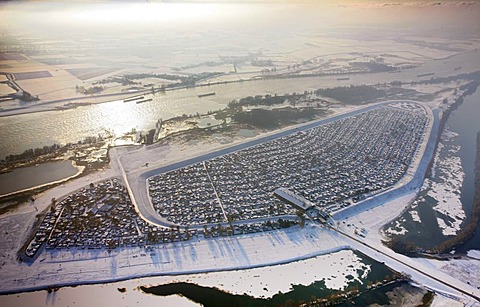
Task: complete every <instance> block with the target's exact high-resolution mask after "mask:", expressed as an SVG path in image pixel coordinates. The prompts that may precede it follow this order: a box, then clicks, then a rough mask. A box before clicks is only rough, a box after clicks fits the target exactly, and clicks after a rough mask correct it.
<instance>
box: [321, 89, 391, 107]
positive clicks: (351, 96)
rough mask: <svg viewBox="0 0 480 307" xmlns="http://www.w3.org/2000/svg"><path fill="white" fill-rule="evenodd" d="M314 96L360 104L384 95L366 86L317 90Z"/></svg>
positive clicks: (381, 91) (382, 92)
mask: <svg viewBox="0 0 480 307" xmlns="http://www.w3.org/2000/svg"><path fill="white" fill-rule="evenodd" d="M315 94H317V95H320V96H326V97H330V98H333V99H335V100H339V101H342V102H344V103H347V104H362V103H363V102H365V101H371V100H374V99H378V98H382V97H385V95H386V93H385V91H383V90H377V89H376V88H374V87H373V86H368V85H358V86H353V85H350V86H344V87H335V88H327V89H318V90H316V91H315Z"/></svg>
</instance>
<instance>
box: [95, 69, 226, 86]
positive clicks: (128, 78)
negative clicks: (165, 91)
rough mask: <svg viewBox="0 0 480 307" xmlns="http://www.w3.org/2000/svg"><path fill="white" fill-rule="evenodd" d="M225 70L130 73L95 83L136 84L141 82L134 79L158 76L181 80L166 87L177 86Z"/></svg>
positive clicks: (188, 83)
mask: <svg viewBox="0 0 480 307" xmlns="http://www.w3.org/2000/svg"><path fill="white" fill-rule="evenodd" d="M223 74H224V73H223V72H203V73H199V74H193V75H189V76H184V75H172V74H148V73H142V74H128V75H124V76H122V77H110V78H107V79H104V80H100V81H97V82H95V83H94V84H105V83H112V82H116V83H120V84H122V85H134V84H139V82H135V81H134V80H140V79H146V78H158V79H165V80H169V81H180V84H178V83H177V84H168V85H166V86H165V87H166V88H168V87H175V86H179V85H180V86H182V85H183V86H187V87H188V86H193V85H195V84H196V83H197V82H198V81H201V80H203V79H207V78H212V77H216V76H220V75H223Z"/></svg>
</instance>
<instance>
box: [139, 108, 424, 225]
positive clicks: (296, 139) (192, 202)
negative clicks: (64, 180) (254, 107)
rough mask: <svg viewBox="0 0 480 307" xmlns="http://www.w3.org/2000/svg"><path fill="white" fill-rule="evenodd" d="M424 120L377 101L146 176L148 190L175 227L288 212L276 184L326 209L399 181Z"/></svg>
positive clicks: (421, 113) (292, 210)
mask: <svg viewBox="0 0 480 307" xmlns="http://www.w3.org/2000/svg"><path fill="white" fill-rule="evenodd" d="M426 124H427V116H426V113H425V111H424V110H423V109H422V108H421V107H417V106H416V105H412V106H409V108H406V107H402V108H398V107H391V106H382V107H378V108H376V109H373V110H370V111H367V112H364V113H360V114H357V115H354V116H351V117H347V118H344V119H341V120H337V121H334V122H330V123H328V124H324V125H321V126H317V127H315V128H311V129H309V130H304V131H298V132H296V133H292V134H290V135H287V136H284V137H281V138H278V139H275V140H272V141H269V142H265V143H262V144H259V145H256V146H252V147H248V148H246V149H243V150H240V151H236V152H234V153H230V154H226V155H223V156H218V157H216V158H213V159H211V160H208V161H203V162H200V163H197V164H193V165H189V166H187V167H183V168H180V169H176V170H173V171H170V172H167V173H163V174H159V175H157V176H154V177H151V178H149V179H148V189H149V194H150V197H151V200H152V203H153V205H154V207H155V209H156V210H157V211H158V212H159V213H160V214H161V215H162V216H164V217H165V218H167V219H168V220H169V221H171V222H174V223H175V224H180V225H201V224H208V223H220V222H231V221H238V220H256V219H261V218H267V217H274V216H278V217H282V216H292V215H295V213H296V211H297V209H296V208H295V207H294V206H292V205H290V204H289V203H288V202H285V201H282V200H281V199H279V198H277V197H275V196H274V195H273V192H274V191H275V190H276V189H278V188H281V187H283V188H287V189H289V190H291V191H292V192H293V193H295V194H296V195H298V196H300V197H303V198H305V199H306V200H308V201H310V202H312V203H314V204H315V205H316V206H318V207H319V208H321V209H322V211H323V212H326V213H330V212H334V211H336V210H339V209H341V208H342V207H345V206H349V205H351V204H353V203H356V202H358V201H359V200H361V199H363V198H365V197H368V196H369V195H372V194H375V193H378V192H380V191H383V190H385V189H387V188H389V187H392V186H393V185H394V184H395V183H396V182H397V181H398V180H399V179H401V178H402V177H403V176H404V175H405V172H406V171H407V169H408V167H409V165H410V163H411V162H412V159H413V158H414V157H415V154H416V151H417V148H418V146H419V144H420V142H421V140H422V138H423V135H424V132H425V127H426Z"/></svg>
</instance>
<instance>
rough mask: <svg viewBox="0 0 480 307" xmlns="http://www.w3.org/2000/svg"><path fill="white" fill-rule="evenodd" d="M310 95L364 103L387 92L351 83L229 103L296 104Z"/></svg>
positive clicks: (250, 97) (251, 104) (231, 105)
mask: <svg viewBox="0 0 480 307" xmlns="http://www.w3.org/2000/svg"><path fill="white" fill-rule="evenodd" d="M309 95H317V96H326V97H330V98H333V99H336V100H339V101H341V102H344V103H347V104H362V103H363V102H366V101H371V100H374V99H378V98H382V97H385V95H386V92H385V91H383V90H377V89H376V88H375V87H373V86H369V85H358V86H354V85H350V86H342V87H334V88H327V89H317V90H315V91H311V92H309V91H305V92H303V93H295V92H294V93H292V94H284V95H277V94H275V95H273V96H272V95H269V94H267V95H265V96H262V95H257V96H248V97H244V98H241V99H239V100H232V101H230V102H229V103H228V106H229V108H231V109H235V108H239V107H245V106H260V105H262V106H273V105H278V104H282V103H284V102H286V101H288V102H290V103H291V104H292V105H295V103H296V102H298V101H300V100H301V99H304V98H306V97H307V96H309Z"/></svg>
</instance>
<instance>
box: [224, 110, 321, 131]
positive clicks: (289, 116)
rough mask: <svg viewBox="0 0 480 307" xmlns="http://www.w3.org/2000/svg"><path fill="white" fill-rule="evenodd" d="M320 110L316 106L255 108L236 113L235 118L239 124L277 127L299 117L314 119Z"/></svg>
mask: <svg viewBox="0 0 480 307" xmlns="http://www.w3.org/2000/svg"><path fill="white" fill-rule="evenodd" d="M320 112H321V111H320V110H317V109H314V108H303V109H295V108H290V107H288V108H282V109H274V110H264V109H253V110H251V111H239V112H237V113H235V114H234V115H233V120H234V121H235V122H237V123H239V124H247V125H251V126H254V127H257V128H276V127H278V126H280V125H283V124H287V123H290V122H292V121H295V120H299V119H313V118H314V117H315V116H317V115H319V113H320Z"/></svg>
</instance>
